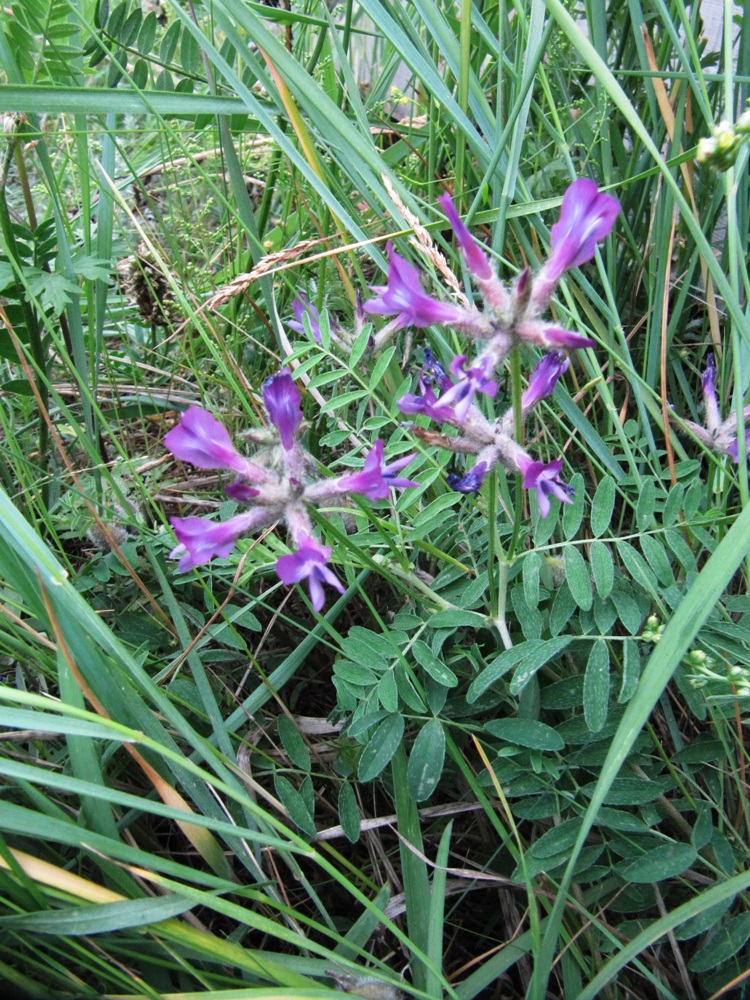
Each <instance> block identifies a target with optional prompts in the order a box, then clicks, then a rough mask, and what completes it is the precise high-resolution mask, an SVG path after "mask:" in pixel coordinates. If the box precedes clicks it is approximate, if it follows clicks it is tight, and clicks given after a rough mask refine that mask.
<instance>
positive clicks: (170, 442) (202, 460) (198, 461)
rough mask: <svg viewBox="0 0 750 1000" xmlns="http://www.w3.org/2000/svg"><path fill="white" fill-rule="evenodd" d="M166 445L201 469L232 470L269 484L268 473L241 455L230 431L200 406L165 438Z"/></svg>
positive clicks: (185, 415) (191, 410) (254, 480)
mask: <svg viewBox="0 0 750 1000" xmlns="http://www.w3.org/2000/svg"><path fill="white" fill-rule="evenodd" d="M164 444H165V445H166V447H167V448H168V449H169V451H171V452H172V454H173V455H174V456H175V458H179V459H180V461H181V462H189V463H190V465H194V466H196V468H198V469H231V470H232V471H233V472H237V473H239V474H240V475H242V476H244V477H245V478H246V479H250V480H252V481H253V482H255V483H264V482H266V481H267V480H268V473H267V472H266V470H265V469H263V468H261V466H259V465H256V464H255V463H254V462H251V461H249V460H248V459H247V458H243V456H242V455H240V453H239V452H238V451H237V449H236V448H235V447H234V445H233V444H232V439H231V438H230V437H229V432H228V431H227V429H226V427H225V426H224V425H223V424H222V423H220V422H219V421H218V420H217V419H216V418H215V417H212V416H211V414H210V413H209V412H208V411H207V410H202V409H201V408H200V407H199V406H191V407H190V408H189V409H188V410H186V411H185V412H184V413H183V414H182V419H181V420H180V423H179V424H178V425H177V427H173V428H172V430H171V431H169V433H168V434H166V435H165V437H164Z"/></svg>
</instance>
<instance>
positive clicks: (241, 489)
mask: <svg viewBox="0 0 750 1000" xmlns="http://www.w3.org/2000/svg"><path fill="white" fill-rule="evenodd" d="M224 492H225V493H226V495H227V496H228V497H231V498H232V500H237V502H238V503H250V502H251V501H252V500H253V499H254V498H255V497H257V496H259V495H260V490H254V489H253V488H252V486H248V485H247V483H242V482H236V483H230V484H229V486H225V487H224Z"/></svg>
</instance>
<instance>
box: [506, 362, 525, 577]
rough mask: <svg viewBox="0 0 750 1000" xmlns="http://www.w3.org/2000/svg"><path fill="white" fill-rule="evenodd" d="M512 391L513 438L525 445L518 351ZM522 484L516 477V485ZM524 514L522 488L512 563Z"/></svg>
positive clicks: (518, 493)
mask: <svg viewBox="0 0 750 1000" xmlns="http://www.w3.org/2000/svg"><path fill="white" fill-rule="evenodd" d="M510 391H511V399H512V401H513V437H514V439H515V440H516V441H518V443H519V444H523V404H522V401H521V397H522V396H523V386H522V385H521V355H520V354H519V352H518V349H516V350H514V351H511V355H510ZM519 482H520V480H519V478H518V476H516V483H517V484H518V483H519ZM522 513H523V498H522V495H521V490H520V487H518V488H517V489H516V502H515V507H514V510H513V535H512V536H511V540H510V545H509V546H508V558H509V559H510V560H511V561H512V559H513V555H514V554H515V551H516V545H517V544H518V536H519V535H520V533H521V515H522Z"/></svg>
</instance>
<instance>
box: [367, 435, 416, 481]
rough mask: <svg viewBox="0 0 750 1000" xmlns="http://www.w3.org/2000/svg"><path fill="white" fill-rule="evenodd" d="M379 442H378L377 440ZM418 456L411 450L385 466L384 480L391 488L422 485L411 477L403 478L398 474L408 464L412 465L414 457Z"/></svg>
mask: <svg viewBox="0 0 750 1000" xmlns="http://www.w3.org/2000/svg"><path fill="white" fill-rule="evenodd" d="M376 444H377V442H376ZM416 457H417V453H416V452H415V451H412V452H410V453H409V454H408V455H404V456H403V458H397V459H395V461H393V462H389V463H388V465H384V466H383V482H384V483H386V485H387V486H388V488H389V489H391V490H403V489H406V488H407V487H409V486H420V485H421V484H420V483H415V482H414V481H413V480H411V479H401V477H400V476H398V475H397V473H398V472H401V470H402V469H405V468H406V466H407V465H410V464H411V463H412V462H413V461H414V459H415V458H416Z"/></svg>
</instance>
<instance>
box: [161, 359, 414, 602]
mask: <svg viewBox="0 0 750 1000" xmlns="http://www.w3.org/2000/svg"><path fill="white" fill-rule="evenodd" d="M263 401H264V403H265V405H266V410H267V412H268V418H269V420H270V422H271V423H272V424H273V426H274V427H275V429H276V432H277V434H278V439H279V442H280V445H281V448H280V457H279V460H278V461H277V462H274V463H267V464H264V461H263V455H262V454H260V455H256V459H258V460H257V461H252V460H250V459H247V458H245V457H244V456H243V455H241V454H240V453H239V452H238V451H237V449H236V448H235V447H234V445H233V444H232V441H231V438H230V437H229V434H228V432H227V430H226V428H225V427H224V425H223V424H221V423H220V422H219V421H218V420H216V418H215V417H212V416H211V414H210V413H208V412H207V411H206V410H203V409H201V408H200V407H197V406H191V407H190V409H189V410H187V411H186V412H185V413H184V414H183V416H182V419H181V421H180V423H179V425H178V426H177V427H175V428H174V429H173V430H171V431H170V432H169V433H168V434H167V435H166V437H165V438H164V443H165V445H166V447H167V448H168V449H169V451H171V452H172V454H173V455H174V456H175V458H179V459H180V460H181V461H183V462H189V463H190V464H191V465H195V466H196V467H197V468H199V469H226V470H227V471H230V472H233V473H235V475H236V476H237V479H236V480H235V482H233V483H231V484H230V485H228V486H227V487H226V493H227V495H228V496H230V497H232V499H234V500H238V501H240V502H241V503H246V504H249V505H250V509H249V510H248V511H246V512H244V513H242V514H238V515H236V516H235V517H231V518H229V520H228V521H223V522H215V521H210V520H208V519H207V518H203V517H173V518H172V519H171V524H172V527H173V528H174V533H175V536H176V537H177V541H178V543H179V544H178V545H177V547H176V548H175V549H174V550H173V551H172V553H171V556H172V558H179V560H180V561H179V567H178V568H179V570H180V571H181V572H186V571H187V570H190V569H193V568H194V567H195V566H200V565H201V564H202V563H207V562H209V560H211V559H212V558H213V557H214V556H218V557H220V558H224V557H226V556H228V555H229V554H230V552H231V551H232V549H233V548H234V545H235V543H236V542H237V540H238V539H239V538H240V537H242V536H243V535H247V534H249V533H250V532H254V531H258V530H259V529H261V528H265V527H268V526H269V525H272V524H274V523H275V522H277V521H284V522H285V523H286V526H287V530H288V533H289V537H290V539H291V541H292V542H293V544H294V546H295V550H296V551H294V552H292V553H291V554H290V555H286V556H281V558H280V559H278V560H277V562H276V573H277V575H278V577H279V579H280V580H281V582H282V583H284V584H287V585H291V584H293V583H299V582H300V581H301V580H307V581H308V586H309V588H310V598H311V600H312V605H313V607H314V608H315V610H316V611H320V609H321V608H322V607H323V603H324V593H323V584H328V586H330V587H333V588H334V589H335V590H338V591H339V593H343V587H342V586H341V583H340V582H339V580H338V579H337V578H336V576H335V575H334V573H333V572H332V571H331V570H330V569H329V568H328V565H327V564H328V561H329V560H330V558H331V548H330V547H329V546H327V545H322V544H321V543H320V542H319V541H318V540H317V539H316V538H315V533H314V528H313V524H312V521H311V518H310V515H309V513H308V508H309V507H318V506H323V505H325V504H327V503H329V502H332V501H336V502H340V500H341V498H342V497H346V496H348V495H350V494H358V495H360V496H364V497H367V498H368V499H370V500H382V499H384V498H385V497H387V496H388V494H389V492H390V490H391V489H392V488H400V487H407V486H417V485H418V484H417V483H414V482H411V480H409V479H403V478H401V477H400V476H399V475H398V473H399V472H401V470H402V469H403V468H404V467H405V466H407V465H408V464H409V463H410V462H411V461H412V459H413V458H414V457H415V456H414V455H413V454H412V455H406V456H404V457H403V458H400V459H398V460H397V461H395V462H391V463H389V464H387V465H386V464H385V462H384V446H383V442H382V441H376V442H375V444H374V445H373V447H372V448H371V450H370V451H369V452H368V454H367V455H366V457H365V461H364V465H363V467H362V469H361V470H360V471H359V472H355V473H351V474H349V475H343V476H335V477H330V478H320V477H319V476H318V475H317V474H316V471H315V465H314V462H313V460H312V458H311V456H310V455H309V454H308V453H307V452H306V451H305V450H304V449H303V448H302V446H301V444H300V442H299V440H298V432H299V427H300V424H301V422H302V410H301V407H300V402H301V400H300V394H299V391H298V389H297V387H296V385H295V384H294V382H293V381H292V376H291V374H290V372H289V371H288V370H287V369H282V370H281V371H280V372H279V373H278V374H277V375H273V376H271V378H269V379H267V381H266V382H265V384H264V385H263Z"/></svg>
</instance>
